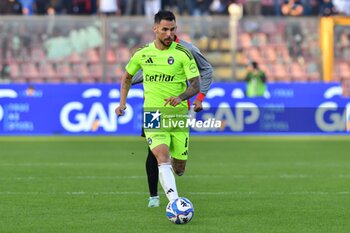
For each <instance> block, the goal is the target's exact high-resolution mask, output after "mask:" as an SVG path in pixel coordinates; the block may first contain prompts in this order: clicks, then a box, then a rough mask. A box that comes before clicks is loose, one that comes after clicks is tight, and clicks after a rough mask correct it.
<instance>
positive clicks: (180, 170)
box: [173, 167, 185, 176]
mask: <svg viewBox="0 0 350 233" xmlns="http://www.w3.org/2000/svg"><path fill="white" fill-rule="evenodd" d="M173 170H174V173H175V174H176V175H178V176H182V175H183V174H184V173H185V168H180V167H173Z"/></svg>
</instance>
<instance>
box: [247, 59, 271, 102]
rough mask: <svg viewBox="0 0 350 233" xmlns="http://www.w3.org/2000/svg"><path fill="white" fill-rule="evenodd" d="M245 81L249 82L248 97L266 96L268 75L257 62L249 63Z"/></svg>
mask: <svg viewBox="0 0 350 233" xmlns="http://www.w3.org/2000/svg"><path fill="white" fill-rule="evenodd" d="M245 81H246V82H247V96H248V97H256V96H264V94H265V91H266V75H265V72H264V71H262V70H260V69H259V65H258V63H257V62H255V61H253V62H251V63H249V64H248V67H247V76H246V78H245Z"/></svg>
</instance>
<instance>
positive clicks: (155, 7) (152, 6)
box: [145, 0, 162, 17]
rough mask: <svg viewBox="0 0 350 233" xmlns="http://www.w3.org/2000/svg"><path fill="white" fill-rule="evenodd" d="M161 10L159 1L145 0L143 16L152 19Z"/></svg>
mask: <svg viewBox="0 0 350 233" xmlns="http://www.w3.org/2000/svg"><path fill="white" fill-rule="evenodd" d="M161 8H162V4H161V0H145V15H146V16H147V17H153V16H154V15H155V14H157V12H158V11H159V10H160V9H161Z"/></svg>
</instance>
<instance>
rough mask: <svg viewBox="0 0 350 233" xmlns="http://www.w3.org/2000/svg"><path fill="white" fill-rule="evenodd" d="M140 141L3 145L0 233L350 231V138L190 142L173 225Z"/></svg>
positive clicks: (40, 140)
mask: <svg viewBox="0 0 350 233" xmlns="http://www.w3.org/2000/svg"><path fill="white" fill-rule="evenodd" d="M146 153H147V149H146V142H145V140H144V139H142V138H140V137H0V232H1V233H51V232H52V233H53V232H55V233H65V232H72V233H90V232H91V233H92V232H93V233H109V232H110V233H140V232H141V233H148V232H149V233H157V232H159V233H164V232H184V233H197V232H198V233H206V232H208V233H211V232H222V233H228V232H229V233H231V232H232V233H236V232H237V233H333V232H334V233H349V232H350V218H349V217H350V138H349V137H346V136H344V137H340V136H338V137H262V136H261V137H250V136H247V137H237V136H236V137H192V138H191V145H190V156H191V157H190V159H189V161H188V166H187V170H186V173H185V175H184V176H183V177H177V178H176V179H177V186H178V191H179V194H180V196H185V197H187V198H189V199H190V200H191V201H192V202H193V204H194V207H195V216H194V218H193V220H192V221H191V222H190V223H189V224H187V225H174V224H172V223H171V222H170V221H168V220H167V218H166V216H165V207H166V204H167V201H166V197H165V195H164V194H163V191H162V190H161V187H160V186H159V192H160V194H161V207H160V208H153V209H149V208H147V202H148V200H147V198H148V188H147V183H146V175H145V158H146Z"/></svg>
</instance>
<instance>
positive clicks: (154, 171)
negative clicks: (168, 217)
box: [132, 36, 213, 207]
mask: <svg viewBox="0 0 350 233" xmlns="http://www.w3.org/2000/svg"><path fill="white" fill-rule="evenodd" d="M174 41H175V42H177V43H179V44H182V45H183V46H185V47H186V48H187V49H188V50H189V51H190V52H191V53H192V55H193V57H194V59H195V60H196V63H197V66H198V69H199V73H200V76H201V77H200V81H201V82H200V92H199V93H198V94H197V96H196V99H195V100H194V101H193V105H194V108H193V109H194V111H195V112H199V111H201V110H202V109H203V106H202V102H203V100H204V98H205V95H206V94H207V93H208V90H209V88H210V85H211V82H212V74H213V68H212V66H211V65H210V63H209V62H208V60H207V59H206V58H205V57H204V56H203V54H202V53H201V52H200V50H199V49H198V48H197V47H196V46H195V45H193V44H191V43H189V42H186V41H184V40H181V39H179V38H178V37H176V36H175V39H174ZM142 81H143V74H142V71H141V70H139V71H138V72H137V73H136V75H134V76H133V77H132V85H135V84H138V83H141V82H142ZM189 106H190V105H189ZM142 136H143V137H144V132H143V130H142ZM146 172H147V181H148V188H149V193H150V197H149V202H148V207H159V205H160V200H159V195H158V179H159V178H158V163H157V160H156V158H155V156H154V155H153V153H152V151H151V150H150V149H149V147H148V156H147V159H146Z"/></svg>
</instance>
